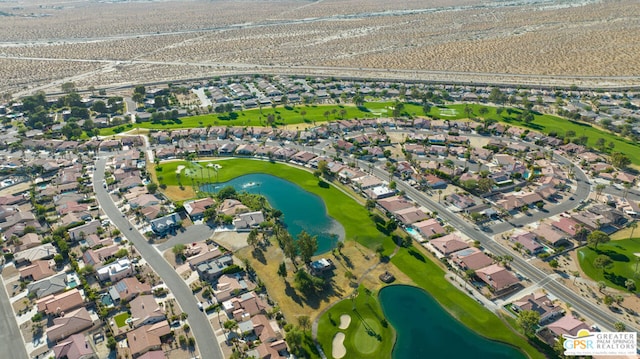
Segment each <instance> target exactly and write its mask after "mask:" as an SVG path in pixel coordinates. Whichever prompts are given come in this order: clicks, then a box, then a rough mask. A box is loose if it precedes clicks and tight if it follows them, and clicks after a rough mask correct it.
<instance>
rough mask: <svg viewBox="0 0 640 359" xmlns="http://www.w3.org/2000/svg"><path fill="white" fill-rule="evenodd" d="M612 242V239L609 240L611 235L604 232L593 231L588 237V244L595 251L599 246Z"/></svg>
mask: <svg viewBox="0 0 640 359" xmlns="http://www.w3.org/2000/svg"><path fill="white" fill-rule="evenodd" d="M610 240H611V238H609V235H607V234H606V233H604V232H602V231H593V232H591V233H589V235H588V236H587V243H589V245H590V246H593V249H595V250H597V249H598V244H600V243H606V242H609V241H610Z"/></svg>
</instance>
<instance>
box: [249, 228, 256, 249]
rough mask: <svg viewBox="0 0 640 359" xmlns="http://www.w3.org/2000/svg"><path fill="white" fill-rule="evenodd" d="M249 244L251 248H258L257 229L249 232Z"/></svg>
mask: <svg viewBox="0 0 640 359" xmlns="http://www.w3.org/2000/svg"><path fill="white" fill-rule="evenodd" d="M247 244H248V245H250V246H251V247H254V248H255V247H256V245H257V244H258V230H257V229H255V228H254V229H252V230H251V232H249V236H247Z"/></svg>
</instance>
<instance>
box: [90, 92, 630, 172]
mask: <svg viewBox="0 0 640 359" xmlns="http://www.w3.org/2000/svg"><path fill="white" fill-rule="evenodd" d="M392 106H393V102H367V103H365V104H364V106H363V107H360V108H359V107H356V106H355V105H352V104H344V105H342V104H339V105H299V106H294V107H292V106H287V107H283V106H279V107H276V108H271V107H265V108H263V109H262V110H260V109H250V110H244V111H238V112H234V113H232V115H231V116H230V115H229V114H226V113H225V114H215V113H213V114H206V115H198V116H191V117H184V118H181V119H179V120H177V121H176V122H173V121H165V122H164V123H151V122H143V123H139V124H135V125H132V124H127V125H122V126H117V127H111V128H105V129H102V130H101V131H100V134H101V135H102V136H110V135H113V134H116V133H119V132H123V131H128V130H131V129H133V128H136V127H139V128H147V129H178V128H194V127H206V126H266V125H267V123H266V119H267V117H268V116H269V115H270V114H273V115H274V117H275V122H276V124H277V125H295V124H299V123H316V122H325V121H333V120H339V119H353V118H377V117H387V116H391V112H392V110H391V108H392ZM466 106H469V107H470V108H471V109H472V111H473V114H472V116H474V117H483V118H491V119H494V120H496V121H501V122H504V123H507V124H509V125H511V126H519V127H523V128H528V129H530V130H535V131H539V132H542V133H545V134H549V133H551V132H555V133H557V134H558V135H564V134H565V133H566V131H573V132H575V134H576V136H578V137H580V136H587V137H588V145H589V146H594V145H595V144H596V141H597V140H598V138H603V139H604V140H605V143H609V142H612V143H613V144H614V149H613V151H615V152H622V153H625V154H626V155H627V156H629V159H631V162H632V163H634V164H636V165H640V151H638V150H637V149H638V146H637V145H636V144H635V143H633V142H632V141H629V140H627V139H624V138H620V137H618V136H616V135H615V134H612V133H608V132H606V131H602V130H600V129H598V128H595V127H592V126H591V125H589V124H586V123H580V122H576V121H572V120H568V119H565V118H561V117H557V116H553V115H546V114H536V115H534V120H533V121H532V122H531V123H529V124H527V123H524V122H522V121H518V119H517V118H516V116H517V114H518V113H519V111H520V110H517V109H514V110H513V112H512V114H508V113H507V111H506V110H505V111H503V112H502V113H501V114H498V113H497V112H496V109H497V108H496V107H492V106H485V105H479V104H451V105H443V106H433V107H431V109H430V111H429V113H428V114H426V115H427V116H430V117H433V118H439V119H449V120H457V119H463V118H467V117H468V116H467V113H466V112H465V107H466ZM481 108H486V109H487V113H485V114H482V115H481V114H480V109H481ZM303 112H304V115H303ZM424 115H425V113H424V112H423V109H422V106H419V105H415V104H411V103H405V104H404V112H403V116H424Z"/></svg>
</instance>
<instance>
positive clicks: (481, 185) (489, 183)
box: [478, 177, 494, 193]
mask: <svg viewBox="0 0 640 359" xmlns="http://www.w3.org/2000/svg"><path fill="white" fill-rule="evenodd" d="M493 184H494V182H493V180H492V179H491V178H488V177H485V178H480V179H479V180H478V190H479V191H480V192H481V193H487V192H491V189H492V188H493Z"/></svg>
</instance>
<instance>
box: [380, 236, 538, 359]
mask: <svg viewBox="0 0 640 359" xmlns="http://www.w3.org/2000/svg"><path fill="white" fill-rule="evenodd" d="M391 263H393V264H395V265H396V267H398V269H400V270H401V271H402V272H404V273H405V274H406V275H408V276H409V277H410V278H411V279H412V280H413V281H414V282H415V283H416V284H417V285H418V286H420V287H421V288H422V289H424V290H426V291H427V292H429V293H430V294H431V295H432V296H433V297H434V298H435V299H436V300H437V301H438V303H440V305H442V306H443V307H444V308H445V309H446V310H447V311H448V312H449V313H451V315H452V316H453V317H455V318H456V319H458V320H459V321H460V322H462V323H463V324H464V325H466V326H467V327H469V328H470V329H471V330H473V331H475V332H477V333H478V334H480V335H483V336H485V337H487V338H489V339H492V340H497V341H500V342H504V343H508V344H510V345H513V346H515V347H517V348H520V350H522V351H524V352H525V353H526V354H527V355H528V356H529V357H530V358H544V355H542V354H540V353H539V352H538V351H537V350H536V349H535V348H534V347H532V346H531V345H530V344H529V343H528V342H527V340H526V339H525V338H524V337H522V336H520V335H518V334H516V333H514V332H513V331H512V330H511V329H510V328H509V327H508V326H507V325H506V324H505V323H504V322H503V321H502V320H500V318H498V317H497V316H496V315H495V314H493V313H492V312H490V311H489V310H487V309H485V308H484V307H483V306H482V305H480V304H478V303H477V302H476V301H475V300H473V299H471V298H470V297H469V296H468V295H466V294H464V293H463V292H462V291H460V290H458V289H457V288H454V287H453V285H452V284H451V283H449V282H448V281H447V280H446V279H445V277H444V271H443V270H442V269H441V268H440V267H438V265H437V264H435V263H433V262H432V261H431V260H430V259H429V258H427V257H425V256H424V255H423V254H421V253H420V252H419V251H417V250H416V249H414V248H408V249H407V248H401V249H400V251H399V252H398V253H397V254H396V255H395V256H394V257H393V258H392V259H391Z"/></svg>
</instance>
